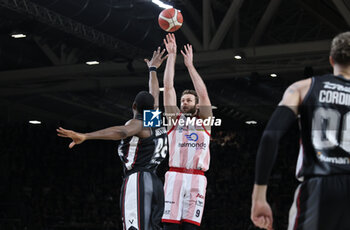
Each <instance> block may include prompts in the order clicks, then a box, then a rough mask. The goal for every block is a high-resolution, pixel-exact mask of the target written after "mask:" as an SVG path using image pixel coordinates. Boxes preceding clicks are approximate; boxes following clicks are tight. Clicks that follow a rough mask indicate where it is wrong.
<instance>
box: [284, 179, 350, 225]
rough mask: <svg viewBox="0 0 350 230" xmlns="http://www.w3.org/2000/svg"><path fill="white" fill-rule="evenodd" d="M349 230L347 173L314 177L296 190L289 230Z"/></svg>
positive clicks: (290, 214) (349, 193)
mask: <svg viewBox="0 0 350 230" xmlns="http://www.w3.org/2000/svg"><path fill="white" fill-rule="evenodd" d="M347 229H350V175H332V176H325V177H314V178H310V179H308V180H306V181H304V182H303V183H302V184H300V185H299V187H298V188H297V190H296V192H295V196H294V203H293V205H292V207H291V209H290V212H289V226H288V230H347Z"/></svg>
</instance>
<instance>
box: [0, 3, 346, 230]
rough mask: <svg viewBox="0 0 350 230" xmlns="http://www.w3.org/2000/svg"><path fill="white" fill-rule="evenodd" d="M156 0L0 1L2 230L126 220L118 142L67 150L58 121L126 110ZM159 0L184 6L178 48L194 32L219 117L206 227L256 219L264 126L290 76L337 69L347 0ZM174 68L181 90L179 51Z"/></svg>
mask: <svg viewBox="0 0 350 230" xmlns="http://www.w3.org/2000/svg"><path fill="white" fill-rule="evenodd" d="M154 2H156V1H154ZM154 2H152V1H151V0H0V118H1V120H0V182H1V183H0V230H20V229H25V230H73V229H74V230H95V229H96V230H97V229H102V230H107V229H109V230H116V229H122V223H121V217H120V208H119V205H120V202H119V194H120V188H121V184H122V175H123V172H122V164H121V162H120V160H119V157H118V154H117V144H118V142H113V141H88V142H86V143H83V144H82V145H78V146H75V147H74V148H73V149H69V148H68V144H69V143H70V141H69V140H68V139H64V138H60V137H57V134H56V128H57V127H60V126H61V127H64V128H67V129H73V130H76V131H79V132H88V131H94V130H97V129H102V128H106V127H109V126H114V125H123V124H124V123H125V122H126V121H127V120H129V119H130V118H131V117H132V110H131V105H132V102H133V99H134V97H135V95H136V93H137V92H139V91H140V90H148V68H147V65H146V64H145V63H144V61H143V59H144V58H151V56H152V53H153V51H154V50H155V49H156V48H157V47H158V46H162V47H164V45H163V44H162V39H163V38H164V37H165V35H166V32H164V31H163V30H161V28H160V27H159V26H158V15H159V13H160V12H161V11H162V10H163V8H161V7H159V6H158V5H157V4H155V3H154ZM163 2H164V3H166V4H169V5H172V6H173V7H174V8H177V9H179V10H181V13H182V15H183V17H184V24H183V26H182V28H181V29H180V30H178V31H176V32H175V35H176V38H177V44H178V50H179V49H181V48H182V47H183V45H184V44H187V43H190V44H192V45H193V47H194V50H195V54H194V64H195V66H196V68H197V70H198V72H199V73H200V74H201V76H202V77H203V79H204V81H205V83H206V85H207V88H208V92H209V96H210V99H211V102H212V104H213V106H215V107H214V116H215V117H216V118H221V119H222V126H221V127H214V128H213V131H212V140H211V147H210V151H211V164H210V169H209V171H208V172H207V173H206V176H207V178H208V187H207V195H206V206H205V212H204V216H203V221H202V226H201V228H200V229H203V230H220V229H225V230H227V229H255V227H254V226H253V224H252V222H251V221H250V205H251V192H252V188H253V183H254V164H255V155H256V151H257V147H258V144H259V140H260V137H261V134H262V131H263V129H264V127H265V125H266V123H267V121H268V119H269V116H270V115H271V113H272V111H273V109H274V108H275V106H276V105H277V104H278V102H279V101H280V99H281V97H282V95H283V92H284V90H285V89H286V87H287V86H288V85H290V84H291V83H293V82H295V81H297V80H300V79H304V78H307V77H310V76H313V75H319V74H324V73H329V72H331V66H330V65H329V63H328V56H329V48H330V41H331V39H332V37H334V36H335V35H336V34H338V33H340V32H344V31H346V30H349V25H350V1H349V0H271V1H269V0H203V1H201V0H193V1H187V0H173V1H165V0H164V1H163ZM92 61H95V64H94V65H91V63H90V65H88V64H87V62H92ZM92 64H93V63H92ZM164 66H165V64H163V65H162V67H161V68H160V70H158V79H159V82H160V85H161V87H162V84H163V82H162V79H163V71H164ZM175 68H176V73H175V88H176V90H177V93H178V95H177V96H178V99H179V98H180V96H181V94H180V93H181V92H182V90H183V89H186V88H193V85H192V83H191V79H190V77H189V75H188V73H187V70H186V68H185V66H184V64H183V58H182V56H181V54H180V52H178V58H177V64H176V67H175ZM162 97H163V96H162V95H161V100H162ZM161 104H162V103H161ZM298 138H299V133H298V129H297V124H295V126H294V128H293V129H292V130H291V131H290V132H289V133H288V134H287V135H286V137H284V139H283V141H282V144H281V147H280V150H279V155H278V159H277V161H276V164H275V167H274V170H273V173H272V177H271V179H270V184H269V193H268V194H269V197H268V200H269V201H270V204H271V206H272V209H273V211H274V221H275V223H274V224H275V225H274V226H275V229H277V230H279V229H286V226H287V223H288V211H289V208H290V206H291V203H292V200H293V194H294V190H295V188H296V186H297V184H298V182H297V180H296V179H295V177H294V170H295V165H296V158H297V153H298V148H299V145H298ZM167 167H168V166H167V160H165V161H164V162H163V164H162V165H161V166H160V168H159V170H158V175H159V176H160V177H161V178H162V180H163V181H164V173H165V171H166V170H167Z"/></svg>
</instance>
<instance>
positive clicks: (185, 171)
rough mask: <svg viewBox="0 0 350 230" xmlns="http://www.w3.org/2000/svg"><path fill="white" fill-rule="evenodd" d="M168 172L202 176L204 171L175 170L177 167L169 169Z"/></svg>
mask: <svg viewBox="0 0 350 230" xmlns="http://www.w3.org/2000/svg"><path fill="white" fill-rule="evenodd" d="M169 172H180V173H188V174H197V175H204V171H202V170H199V169H187V168H177V167H170V168H169Z"/></svg>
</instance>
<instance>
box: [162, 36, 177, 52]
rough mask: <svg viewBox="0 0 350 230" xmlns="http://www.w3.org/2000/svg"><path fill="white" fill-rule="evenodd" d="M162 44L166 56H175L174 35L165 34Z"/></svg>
mask: <svg viewBox="0 0 350 230" xmlns="http://www.w3.org/2000/svg"><path fill="white" fill-rule="evenodd" d="M163 41H164V44H165V48H166V50H167V52H168V54H169V55H170V54H175V55H176V52H177V51H176V49H177V46H176V39H175V35H174V34H167V35H166V37H165V39H163Z"/></svg>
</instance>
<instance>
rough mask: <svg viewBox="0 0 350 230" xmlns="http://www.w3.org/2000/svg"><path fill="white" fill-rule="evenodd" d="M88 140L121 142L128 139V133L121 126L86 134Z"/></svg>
mask: <svg viewBox="0 0 350 230" xmlns="http://www.w3.org/2000/svg"><path fill="white" fill-rule="evenodd" d="M84 135H85V137H86V140H121V139H124V138H126V137H127V135H128V134H127V131H126V130H125V129H123V128H122V127H120V126H114V127H110V128H106V129H101V130H98V131H95V132H91V133H85V134H84Z"/></svg>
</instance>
